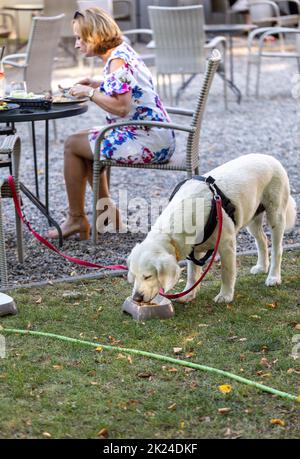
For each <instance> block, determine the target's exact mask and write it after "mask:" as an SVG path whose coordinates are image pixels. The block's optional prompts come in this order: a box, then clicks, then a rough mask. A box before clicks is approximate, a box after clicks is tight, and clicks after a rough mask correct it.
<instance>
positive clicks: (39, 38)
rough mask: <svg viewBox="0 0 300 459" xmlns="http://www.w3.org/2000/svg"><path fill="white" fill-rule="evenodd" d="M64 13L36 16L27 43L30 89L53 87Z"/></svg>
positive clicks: (39, 89)
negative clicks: (52, 15) (54, 66)
mask: <svg viewBox="0 0 300 459" xmlns="http://www.w3.org/2000/svg"><path fill="white" fill-rule="evenodd" d="M63 20H64V15H63V14H61V15H59V16H54V17H43V16H39V17H35V18H33V21H32V27H31V31H30V36H29V41H28V45H27V56H26V68H25V75H24V78H25V81H26V83H27V89H28V90H29V91H32V92H35V93H39V92H41V91H48V90H50V89H51V78H52V69H53V63H54V57H55V54H56V52H57V46H58V42H59V39H60V36H61V28H62V25H63Z"/></svg>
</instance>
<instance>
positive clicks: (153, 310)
mask: <svg viewBox="0 0 300 459" xmlns="http://www.w3.org/2000/svg"><path fill="white" fill-rule="evenodd" d="M122 311H123V312H126V313H127V314H130V315H131V316H132V318H133V319H134V320H141V321H144V320H150V319H170V318H171V317H173V316H174V314H175V311H174V308H173V305H172V303H171V301H170V300H168V299H167V298H164V297H163V296H160V295H158V296H156V297H155V298H154V299H153V300H152V302H151V303H137V302H136V301H134V300H133V299H132V298H131V297H130V296H129V297H128V298H126V300H125V301H124V304H123V306H122Z"/></svg>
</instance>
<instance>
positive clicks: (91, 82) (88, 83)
mask: <svg viewBox="0 0 300 459" xmlns="http://www.w3.org/2000/svg"><path fill="white" fill-rule="evenodd" d="M75 84H76V85H77V84H82V85H84V86H89V87H90V88H95V89H96V88H99V86H100V84H101V81H97V80H93V79H92V78H89V77H87V78H83V79H82V80H79V81H77V83H75Z"/></svg>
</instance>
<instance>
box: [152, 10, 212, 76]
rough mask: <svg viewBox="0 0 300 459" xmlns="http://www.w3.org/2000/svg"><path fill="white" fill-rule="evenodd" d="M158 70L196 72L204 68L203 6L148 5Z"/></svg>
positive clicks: (165, 72)
mask: <svg viewBox="0 0 300 459" xmlns="http://www.w3.org/2000/svg"><path fill="white" fill-rule="evenodd" d="M148 11H149V19H150V26H151V29H152V31H153V38H154V41H155V60H156V68H157V72H158V73H162V74H193V73H203V72H204V70H205V54H204V44H205V32H204V14H203V7H202V6H201V5H199V6H186V7H160V6H149V7H148Z"/></svg>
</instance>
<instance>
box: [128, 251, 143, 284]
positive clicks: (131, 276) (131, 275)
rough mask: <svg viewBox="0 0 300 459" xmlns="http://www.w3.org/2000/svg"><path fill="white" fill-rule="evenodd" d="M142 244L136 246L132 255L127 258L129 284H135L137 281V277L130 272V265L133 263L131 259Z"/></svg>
mask: <svg viewBox="0 0 300 459" xmlns="http://www.w3.org/2000/svg"><path fill="white" fill-rule="evenodd" d="M139 245H140V244H136V245H135V246H134V247H133V249H132V251H131V253H130V255H129V256H128V257H127V266H128V274H127V280H128V282H129V284H133V282H134V279H135V276H134V275H133V274H132V272H131V271H130V263H131V258H132V254H133V251H134V250H135V249H136V248H137V247H138V246H139Z"/></svg>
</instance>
